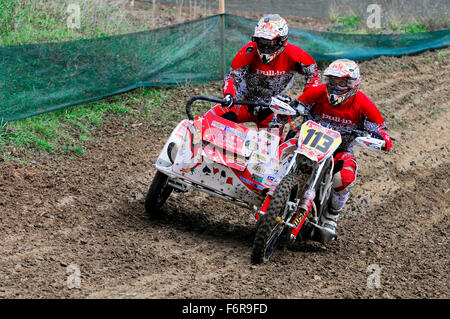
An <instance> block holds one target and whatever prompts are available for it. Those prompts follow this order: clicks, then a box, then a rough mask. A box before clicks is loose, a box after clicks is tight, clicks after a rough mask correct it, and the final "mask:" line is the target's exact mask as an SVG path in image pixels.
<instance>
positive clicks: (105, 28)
mask: <svg viewBox="0 0 450 319" xmlns="http://www.w3.org/2000/svg"><path fill="white" fill-rule="evenodd" d="M71 4H72V5H73V4H78V5H79V7H80V26H79V28H78V27H72V26H71V25H70V23H68V21H73V19H72V17H71V16H72V15H73V12H72V11H71V10H68V9H69V5H71ZM144 29H145V27H144V26H139V25H135V23H134V21H133V19H132V18H131V17H128V16H127V15H126V14H125V13H124V11H123V10H120V9H119V8H118V6H117V5H116V4H114V2H111V1H106V0H83V1H74V0H58V1H54V0H0V46H9V45H21V44H29V43H40V42H59V41H67V40H77V39H89V38H98V37H102V36H107V35H113V34H122V33H128V32H137V31H142V30H144Z"/></svg>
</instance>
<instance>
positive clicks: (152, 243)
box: [0, 51, 450, 298]
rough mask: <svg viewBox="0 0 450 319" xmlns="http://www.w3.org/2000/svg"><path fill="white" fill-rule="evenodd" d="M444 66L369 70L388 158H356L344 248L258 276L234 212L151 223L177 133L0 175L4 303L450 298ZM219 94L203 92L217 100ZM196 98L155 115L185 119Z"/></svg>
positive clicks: (218, 208) (374, 64) (171, 216)
mask: <svg viewBox="0 0 450 319" xmlns="http://www.w3.org/2000/svg"><path fill="white" fill-rule="evenodd" d="M449 62H450V58H449V56H448V55H447V56H445V57H443V58H438V54H437V52H436V51H431V52H426V53H423V54H419V55H416V56H408V57H401V58H387V57H382V58H379V59H375V60H372V61H367V62H362V63H361V69H362V74H363V87H362V90H363V92H365V93H366V94H367V95H368V96H369V97H370V98H371V99H373V101H374V102H375V103H376V104H377V105H378V106H379V108H380V110H381V112H382V114H383V115H384V117H385V119H386V120H387V123H388V126H389V128H390V132H391V134H392V136H393V137H394V138H395V141H394V146H393V149H392V152H389V153H374V152H369V151H365V150H361V149H358V150H357V151H356V153H357V157H358V163H359V171H358V174H359V176H358V180H357V184H356V186H355V187H354V189H353V191H352V194H351V197H350V200H349V204H348V205H347V207H346V210H345V212H344V213H343V217H342V220H341V221H340V223H339V234H340V238H339V240H338V241H336V242H331V243H329V244H328V245H327V246H323V245H321V244H318V243H312V242H308V243H303V244H299V245H297V246H295V247H293V248H292V249H291V250H288V251H286V252H284V253H281V252H276V253H275V254H274V256H273V258H272V260H271V261H270V262H269V263H267V264H264V265H260V266H253V265H251V263H250V254H251V248H252V241H253V232H254V226H255V219H254V216H253V214H252V213H251V212H250V211H249V210H246V209H244V208H242V207H240V206H235V205H233V204H229V203H226V202H224V201H221V200H217V199H212V198H211V197H209V196H206V195H203V194H202V193H198V192H191V193H188V194H178V193H175V194H172V195H171V197H170V198H169V201H168V202H167V203H166V204H165V205H164V206H163V210H164V211H165V217H164V218H163V219H161V220H159V221H156V222H150V221H149V220H148V219H147V217H146V215H145V213H144V208H143V205H144V196H145V194H146V191H147V188H148V185H149V183H150V181H151V179H152V177H153V175H154V174H155V169H154V168H153V167H152V164H153V163H154V162H155V160H156V158H157V155H158V153H159V151H160V149H161V148H162V146H163V143H164V142H165V139H166V138H167V136H168V135H169V133H170V131H171V129H172V127H169V126H166V127H163V126H157V125H156V124H155V123H152V122H151V121H150V122H148V123H142V122H136V123H132V124H131V125H129V126H128V127H127V128H123V125H122V124H121V122H120V120H114V121H109V122H107V123H105V125H103V126H102V127H101V128H100V129H99V131H98V132H97V135H96V142H91V144H89V145H88V147H87V153H86V154H85V155H83V156H81V157H74V156H67V157H61V156H60V157H58V159H54V158H51V157H48V156H46V157H44V156H36V158H34V159H29V164H22V163H17V162H6V163H0V212H1V213H0V242H1V252H0V255H1V258H0V297H1V298H449V297H450V293H449V275H448V274H449V270H450V269H449V260H448V257H449V255H448V252H449V244H448V235H449V230H448V222H449V195H450V194H449V191H450V186H449V178H448V176H449V175H448V172H449V169H450V165H449V145H450V143H449V136H450V134H449V103H448V88H449V83H450V68H449ZM220 85H221V83H210V84H208V85H205V86H202V90H204V89H208V90H210V92H212V94H213V93H214V92H216V94H217V96H218V95H219V94H220ZM300 85H301V81H300V82H299V84H298V86H300ZM298 86H297V87H298ZM195 90H197V89H196V88H193V89H192V88H180V89H179V91H178V92H179V93H178V96H176V98H173V99H172V100H171V103H170V104H171V105H161V109H162V110H164V109H165V108H173V107H176V108H179V110H180V112H183V105H184V102H185V101H186V99H187V98H188V96H190V95H191V94H192V93H193V91H195ZM196 93H198V92H196ZM77 269H78V270H79V273H80V275H81V282H76V281H74V280H73V279H74V278H75V277H73V276H74V275H76V271H77ZM377 269H378V270H379V274H380V277H379V278H380V281H379V285H377V282H376V281H373V280H372V279H373V278H374V277H373V276H372V277H371V275H372V274H373V273H374V272H376V271H377ZM368 282H369V285H368ZM78 284H79V285H78ZM371 284H372V285H371ZM70 287H72V288H70Z"/></svg>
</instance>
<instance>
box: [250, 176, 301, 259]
mask: <svg viewBox="0 0 450 319" xmlns="http://www.w3.org/2000/svg"><path fill="white" fill-rule="evenodd" d="M299 186H300V185H299V181H298V177H297V176H296V175H287V176H285V177H284V178H283V179H282V180H281V182H280V184H279V185H278V186H277V188H276V190H275V192H274V194H273V196H272V199H271V201H270V205H269V207H268V208H267V213H266V214H264V215H262V216H261V217H260V222H259V223H258V227H257V230H256V235H255V241H254V242H253V250H252V256H251V261H252V263H253V264H260V263H263V262H266V261H268V260H269V259H270V257H271V256H272V254H273V251H274V249H275V247H276V245H277V243H278V241H279V239H280V236H281V234H282V233H283V230H284V229H285V228H286V225H285V222H287V221H289V220H290V219H291V218H292V215H293V214H294V213H295V212H296V211H297V208H296V207H290V205H294V204H295V201H296V199H297V197H298V192H299ZM295 206H296V205H295Z"/></svg>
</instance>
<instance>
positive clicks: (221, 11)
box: [219, 0, 225, 79]
mask: <svg viewBox="0 0 450 319" xmlns="http://www.w3.org/2000/svg"><path fill="white" fill-rule="evenodd" d="M219 14H220V57H221V61H220V75H221V77H222V79H223V78H225V0H219Z"/></svg>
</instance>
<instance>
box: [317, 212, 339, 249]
mask: <svg viewBox="0 0 450 319" xmlns="http://www.w3.org/2000/svg"><path fill="white" fill-rule="evenodd" d="M341 210H342V208H341V209H339V210H336V209H333V208H331V207H330V208H329V209H328V210H326V211H325V212H324V213H323V214H322V216H321V217H320V222H319V224H320V227H319V229H320V240H321V242H322V243H323V244H326V243H327V242H329V241H330V240H334V239H336V238H337V235H336V228H337V221H338V219H339V212H340V211H341Z"/></svg>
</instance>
